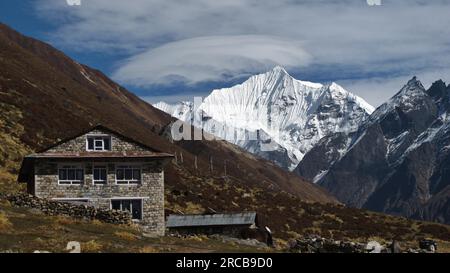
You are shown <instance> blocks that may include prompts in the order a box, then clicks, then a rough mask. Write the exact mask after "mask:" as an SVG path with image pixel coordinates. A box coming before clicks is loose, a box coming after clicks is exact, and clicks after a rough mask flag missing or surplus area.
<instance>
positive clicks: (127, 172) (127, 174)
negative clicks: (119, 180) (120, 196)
mask: <svg viewBox="0 0 450 273" xmlns="http://www.w3.org/2000/svg"><path fill="white" fill-rule="evenodd" d="M125 179H126V180H132V179H133V170H131V169H125Z"/></svg>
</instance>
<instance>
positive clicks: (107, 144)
mask: <svg viewBox="0 0 450 273" xmlns="http://www.w3.org/2000/svg"><path fill="white" fill-rule="evenodd" d="M103 142H104V145H105V150H107V151H111V139H110V138H109V137H105V138H104V139H103Z"/></svg>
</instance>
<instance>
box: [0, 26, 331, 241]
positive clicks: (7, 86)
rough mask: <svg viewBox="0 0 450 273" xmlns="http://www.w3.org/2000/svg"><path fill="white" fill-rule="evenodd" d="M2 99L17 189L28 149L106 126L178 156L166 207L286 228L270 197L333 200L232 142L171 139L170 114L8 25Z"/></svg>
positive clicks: (8, 175) (0, 37)
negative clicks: (233, 214)
mask: <svg viewBox="0 0 450 273" xmlns="http://www.w3.org/2000/svg"><path fill="white" fill-rule="evenodd" d="M0 103H1V105H2V107H1V108H0V116H1V117H2V119H1V125H2V126H1V127H0V134H1V135H2V140H1V141H2V148H1V153H0V155H1V160H0V163H1V170H2V172H1V173H2V175H1V176H0V178H1V181H2V183H1V184H2V188H3V189H5V188H8V189H9V190H14V189H17V184H15V182H14V179H15V175H16V174H17V169H18V164H19V163H20V161H21V157H22V156H23V155H24V154H27V153H29V152H31V151H33V150H37V149H41V148H43V147H46V146H48V145H50V144H52V143H54V142H55V141H58V140H60V139H63V138H66V137H69V136H72V135H75V134H77V133H78V132H79V131H82V130H84V129H86V128H88V127H90V126H92V125H94V124H97V123H101V124H104V125H106V126H108V127H111V128H112V129H115V130H117V131H119V132H122V133H123V134H125V135H129V136H131V137H133V138H136V139H138V140H140V141H141V142H143V143H146V144H148V145H149V146H152V147H155V148H156V149H159V150H162V151H167V152H170V153H174V154H176V155H177V160H176V161H175V160H174V162H173V164H171V165H170V166H168V168H167V170H166V176H165V177H166V200H167V210H168V211H188V212H203V211H207V210H215V211H242V210H258V211H259V212H261V215H264V216H263V217H265V218H267V219H272V220H271V221H272V222H273V221H274V222H275V223H280V225H281V223H284V221H285V218H286V216H285V215H284V214H283V212H282V211H280V210H278V209H274V208H272V206H273V203H272V202H270V204H269V200H271V201H272V200H274V198H275V199H277V200H279V201H278V204H279V206H280V207H294V206H295V205H296V204H297V203H300V202H301V201H309V202H335V199H334V198H333V197H330V195H329V194H327V193H326V192H325V191H324V190H322V189H321V188H319V187H317V186H315V185H313V184H311V183H309V182H307V181H305V180H303V179H301V178H299V177H297V176H295V175H293V174H290V173H287V172H285V171H284V170H282V169H281V168H279V167H277V166H275V165H274V164H272V163H270V162H268V161H266V160H263V159H260V158H257V157H255V156H252V155H251V154H249V153H246V152H245V151H243V150H242V149H240V148H238V147H237V146H234V145H231V144H229V143H226V142H223V141H182V142H175V143H172V142H171V141H170V140H169V137H168V132H169V131H170V124H171V123H172V122H173V121H174V119H173V118H171V117H170V116H169V115H168V114H165V113H163V112H162V111H160V110H157V109H155V108H153V107H152V106H151V105H149V104H147V103H146V102H144V101H142V100H140V99H139V98H138V97H136V96H135V95H133V94H132V93H130V92H128V91H127V90H125V89H124V88H122V87H120V86H119V85H117V84H115V83H114V82H112V81H111V80H109V79H108V78H107V77H106V76H104V75H103V74H102V73H101V72H99V71H96V70H93V69H90V68H89V67H86V66H84V65H81V64H78V63H77V62H75V61H73V60H71V59H70V58H68V57H67V56H66V55H64V54H63V53H62V52H60V51H58V50H56V49H54V48H52V47H51V46H49V45H47V44H45V43H42V42H40V41H37V40H34V39H31V38H27V37H24V36H22V35H20V34H18V33H17V32H15V31H13V30H11V29H10V28H8V27H7V26H5V25H0ZM195 157H197V168H195V167H194V162H195ZM210 159H211V161H212V163H213V170H212V172H211V170H210ZM225 165H226V175H225V171H224V169H225ZM281 221H282V222H281ZM294 221H296V220H294ZM274 230H275V231H276V232H277V231H282V232H286V231H288V230H287V228H285V227H281V226H280V227H274Z"/></svg>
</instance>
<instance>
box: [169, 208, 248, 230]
mask: <svg viewBox="0 0 450 273" xmlns="http://www.w3.org/2000/svg"><path fill="white" fill-rule="evenodd" d="M253 224H256V212H243V213H233V214H209V215H175V214H171V215H169V217H168V218H167V223H166V226H167V227H169V228H174V227H199V226H227V225H253Z"/></svg>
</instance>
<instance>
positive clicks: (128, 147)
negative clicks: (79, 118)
mask: <svg viewBox="0 0 450 273" xmlns="http://www.w3.org/2000/svg"><path fill="white" fill-rule="evenodd" d="M87 135H109V136H111V151H112V152H132V151H138V152H144V151H148V150H147V149H145V148H144V147H142V146H140V145H138V144H135V143H132V142H128V141H125V140H124V139H123V138H122V137H120V136H117V135H114V134H110V133H106V132H102V131H100V130H93V131H91V132H89V133H87V134H85V135H82V136H79V137H77V138H74V139H72V140H69V141H67V142H64V143H62V144H60V145H58V146H56V147H53V148H51V149H49V150H48V152H50V153H53V152H86V136H87Z"/></svg>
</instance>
